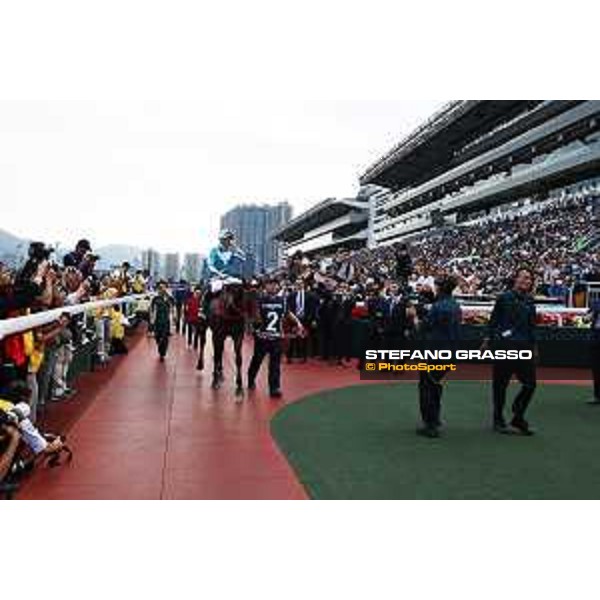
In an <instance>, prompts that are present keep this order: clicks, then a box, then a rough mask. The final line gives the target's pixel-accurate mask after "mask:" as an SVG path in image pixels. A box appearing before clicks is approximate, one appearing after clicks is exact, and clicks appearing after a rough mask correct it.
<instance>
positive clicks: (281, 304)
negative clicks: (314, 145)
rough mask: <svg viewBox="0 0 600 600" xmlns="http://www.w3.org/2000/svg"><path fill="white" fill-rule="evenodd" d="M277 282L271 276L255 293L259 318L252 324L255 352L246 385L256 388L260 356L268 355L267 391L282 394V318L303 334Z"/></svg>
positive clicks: (261, 359) (279, 396)
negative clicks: (262, 292) (262, 289)
mask: <svg viewBox="0 0 600 600" xmlns="http://www.w3.org/2000/svg"><path fill="white" fill-rule="evenodd" d="M278 292H279V283H278V281H277V280H276V279H274V278H270V279H267V280H266V282H265V293H264V294H261V295H259V296H258V298H257V301H256V312H257V316H258V321H257V323H256V324H255V327H254V354H253V355H252V360H251V361H250V366H249V367H248V389H249V390H254V389H256V376H257V375H258V371H259V369H260V366H261V364H262V361H263V359H264V358H265V356H266V355H267V354H268V355H269V373H268V379H269V395H270V396H271V398H281V396H282V394H281V352H282V345H283V344H282V342H283V321H284V319H285V318H289V319H290V320H291V321H293V322H294V325H295V327H296V328H297V330H298V335H304V328H303V327H302V324H301V323H300V321H299V320H298V318H297V317H296V316H295V315H294V313H292V312H291V311H290V310H289V309H288V305H287V299H286V297H285V296H282V295H280V294H279V293H278Z"/></svg>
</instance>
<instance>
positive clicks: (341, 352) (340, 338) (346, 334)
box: [334, 320, 352, 360]
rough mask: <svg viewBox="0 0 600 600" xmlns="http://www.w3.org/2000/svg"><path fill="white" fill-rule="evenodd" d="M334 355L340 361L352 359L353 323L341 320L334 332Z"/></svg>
mask: <svg viewBox="0 0 600 600" xmlns="http://www.w3.org/2000/svg"><path fill="white" fill-rule="evenodd" d="M334 353H335V357H336V358H337V359H338V360H341V359H342V358H346V359H350V358H352V322H351V321H346V320H341V321H339V322H338V324H337V326H336V327H335V330H334Z"/></svg>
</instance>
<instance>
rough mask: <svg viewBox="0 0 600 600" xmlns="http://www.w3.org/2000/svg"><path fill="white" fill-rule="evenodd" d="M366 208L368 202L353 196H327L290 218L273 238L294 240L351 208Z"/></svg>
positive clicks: (284, 240)
mask: <svg viewBox="0 0 600 600" xmlns="http://www.w3.org/2000/svg"><path fill="white" fill-rule="evenodd" d="M367 209H368V202H365V201H361V200H356V199H355V198H343V199H338V198H327V199H326V200H323V201H322V202H319V203H318V204H317V205H315V206H313V207H312V208H309V209H308V210H307V211H305V212H303V213H302V214H300V215H298V216H297V217H296V218H295V219H292V220H291V221H289V222H288V223H286V224H285V225H283V226H282V227H280V228H279V229H278V230H276V231H275V233H274V234H273V238H274V239H276V240H280V241H283V242H290V241H294V240H296V239H298V238H300V237H302V236H303V235H304V234H305V233H306V232H307V231H310V230H311V229H314V228H315V227H318V226H319V225H322V224H324V223H327V222H329V221H332V220H333V219H337V218H338V217H341V216H342V215H344V214H346V213H348V212H350V211H351V210H364V211H366V210H367Z"/></svg>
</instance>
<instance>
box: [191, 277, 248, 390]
mask: <svg viewBox="0 0 600 600" xmlns="http://www.w3.org/2000/svg"><path fill="white" fill-rule="evenodd" d="M253 314H254V309H253V303H252V301H251V298H250V296H249V295H248V294H247V293H246V291H245V289H244V286H243V284H242V283H231V284H227V285H225V286H224V287H223V289H222V290H221V292H220V293H219V294H218V295H216V296H213V297H212V298H211V299H210V300H209V316H208V325H209V327H210V329H211V331H212V343H213V353H214V359H213V376H212V377H213V378H212V384H211V385H212V388H213V389H215V390H216V389H219V387H221V383H222V382H223V379H224V377H223V352H224V349H225V340H226V339H227V338H228V337H230V338H231V339H232V341H233V349H234V353H235V368H236V373H235V393H236V395H237V396H241V395H242V394H243V390H244V388H243V383H242V343H243V341H244V334H245V332H246V323H247V321H248V320H249V319H251V318H252V316H253ZM202 351H203V350H201V352H202ZM201 360H202V354H201V355H200V359H199V361H198V362H199V364H200V361H201Z"/></svg>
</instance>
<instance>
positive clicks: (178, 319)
mask: <svg viewBox="0 0 600 600" xmlns="http://www.w3.org/2000/svg"><path fill="white" fill-rule="evenodd" d="M182 317H183V304H181V303H179V302H177V303H176V305H175V331H177V333H180V332H181V331H182V330H183V328H185V323H183V322H182Z"/></svg>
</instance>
